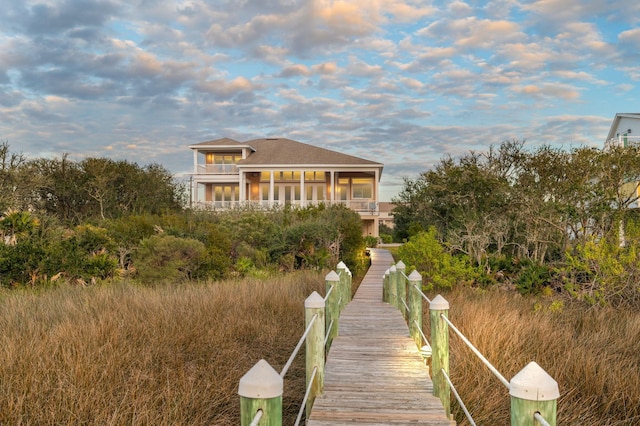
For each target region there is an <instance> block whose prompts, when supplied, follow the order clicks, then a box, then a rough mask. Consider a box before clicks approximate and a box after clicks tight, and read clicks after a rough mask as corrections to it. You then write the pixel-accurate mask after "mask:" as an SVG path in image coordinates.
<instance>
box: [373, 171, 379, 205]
mask: <svg viewBox="0 0 640 426" xmlns="http://www.w3.org/2000/svg"><path fill="white" fill-rule="evenodd" d="M374 176H375V177H374V180H373V189H374V191H375V192H374V201H375V202H376V204H377V203H378V202H379V201H380V169H375V170H374Z"/></svg>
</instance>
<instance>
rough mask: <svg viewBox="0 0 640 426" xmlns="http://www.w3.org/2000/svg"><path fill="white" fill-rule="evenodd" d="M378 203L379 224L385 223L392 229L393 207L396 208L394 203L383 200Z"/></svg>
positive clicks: (393, 223)
mask: <svg viewBox="0 0 640 426" xmlns="http://www.w3.org/2000/svg"><path fill="white" fill-rule="evenodd" d="M379 205H380V217H379V220H380V225H386V226H388V227H389V228H391V229H393V228H394V227H395V225H396V224H395V222H394V220H393V214H392V212H393V209H395V208H396V205H395V204H393V203H388V202H385V201H381V202H380V203H379Z"/></svg>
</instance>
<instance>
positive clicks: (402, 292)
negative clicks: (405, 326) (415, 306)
mask: <svg viewBox="0 0 640 426" xmlns="http://www.w3.org/2000/svg"><path fill="white" fill-rule="evenodd" d="M406 269H407V267H406V266H405V265H404V262H403V261H402V260H401V261H399V262H398V263H396V285H397V287H398V290H397V294H398V309H400V312H402V316H403V317H404V320H405V322H406V321H407V319H408V318H409V312H407V308H405V306H404V305H405V304H407V305H408V304H409V300H408V298H407V280H406V279H405V278H404V276H405V271H406ZM403 301H404V303H403Z"/></svg>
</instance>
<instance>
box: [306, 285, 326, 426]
mask: <svg viewBox="0 0 640 426" xmlns="http://www.w3.org/2000/svg"><path fill="white" fill-rule="evenodd" d="M316 315H317V318H316V320H315V321H314V323H313V325H312V326H311V328H310V330H309V334H307V339H306V340H305V343H306V346H305V348H306V354H305V355H306V361H307V381H306V383H307V387H309V382H310V381H311V376H312V374H313V370H314V368H315V369H317V371H316V377H315V379H314V381H313V385H312V386H311V392H310V393H309V399H307V408H306V412H307V418H309V415H310V414H311V407H313V402H314V401H315V399H316V396H318V395H321V394H322V392H323V391H324V360H325V356H324V298H323V297H322V296H320V295H319V294H318V293H317V292H315V291H314V292H313V293H311V296H309V297H307V300H305V301H304V317H305V329H306V328H307V327H309V324H310V323H311V321H312V320H313V317H314V316H316Z"/></svg>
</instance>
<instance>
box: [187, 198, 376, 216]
mask: <svg viewBox="0 0 640 426" xmlns="http://www.w3.org/2000/svg"><path fill="white" fill-rule="evenodd" d="M287 204H288V205H291V206H303V203H302V202H301V201H300V200H294V201H278V200H275V201H273V202H269V201H198V202H196V203H194V206H193V207H194V208H197V209H201V210H230V209H234V208H238V207H256V208H265V209H267V208H270V207H278V206H284V205H287ZM319 204H326V205H330V204H331V202H330V201H307V202H306V203H304V206H312V205H319ZM333 204H342V205H344V206H346V207H348V208H350V209H351V210H353V211H356V212H358V213H360V214H364V215H371V216H377V215H379V214H380V210H379V209H378V203H377V202H375V201H359V200H336V201H334V202H333Z"/></svg>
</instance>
